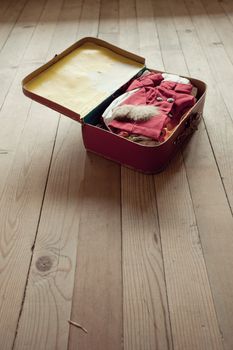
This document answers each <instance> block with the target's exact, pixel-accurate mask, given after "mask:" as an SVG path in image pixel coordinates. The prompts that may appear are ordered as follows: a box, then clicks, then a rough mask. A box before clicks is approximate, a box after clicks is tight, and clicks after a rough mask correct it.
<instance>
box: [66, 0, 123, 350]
mask: <svg viewBox="0 0 233 350" xmlns="http://www.w3.org/2000/svg"><path fill="white" fill-rule="evenodd" d="M103 5H104V4H103ZM106 5H107V4H106ZM109 5H110V6H111V2H110V3H109ZM90 9H91V11H90ZM101 9H102V7H101V8H100V7H99V2H98V3H96V2H93V1H92V0H88V1H87V0H86V1H85V2H84V4H83V9H82V15H81V19H80V23H79V31H78V37H80V36H81V35H82V36H89V35H97V33H98V25H99V16H100V10H101ZM113 10H114V7H113ZM105 11H110V7H108V8H107V9H106V10H105ZM104 18H105V17H104ZM101 23H102V22H101ZM87 24H90V25H89V26H88V25H87ZM105 28H106V27H105ZM100 36H101V35H100ZM101 37H102V36H101ZM81 193H82V197H81V198H82V210H81V214H80V226H79V234H78V237H79V239H78V253H77V271H76V278H75V288H74V294H73V306H72V313H71V319H72V320H73V321H75V322H77V323H79V324H81V325H82V326H83V327H85V328H86V329H87V332H88V334H85V333H84V332H83V331H82V330H80V329H77V328H76V327H70V338H69V349H77V348H78V349H82V350H85V349H86V350H90V349H95V350H100V349H101V350H102V349H112V350H119V349H121V348H122V327H123V326H122V273H121V220H120V215H121V214H120V167H119V166H118V165H117V164H114V163H112V162H110V161H107V160H104V159H101V158H100V157H97V156H94V155H92V154H88V155H87V156H86V161H85V170H84V181H83V183H82V186H81ZM87 276H88V277H87Z"/></svg>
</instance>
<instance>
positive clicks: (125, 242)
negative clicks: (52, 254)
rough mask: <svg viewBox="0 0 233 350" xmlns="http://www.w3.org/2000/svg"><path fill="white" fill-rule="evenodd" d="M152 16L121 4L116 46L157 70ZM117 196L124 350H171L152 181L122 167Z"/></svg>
mask: <svg viewBox="0 0 233 350" xmlns="http://www.w3.org/2000/svg"><path fill="white" fill-rule="evenodd" d="M135 10H136V11H135ZM152 10H153V8H152V6H151V3H150V1H144V2H143V4H141V2H140V1H137V2H136V9H134V3H133V1H127V2H121V3H120V19H121V20H120V32H121V33H124V35H123V34H122V36H121V37H120V42H121V43H122V44H124V45H126V43H127V45H130V46H128V47H130V49H131V50H132V51H135V48H136V47H137V46H139V49H140V54H141V55H142V56H144V55H145V54H146V55H147V56H146V63H147V61H148V60H147V58H148V59H149V64H150V63H151V65H152V67H154V65H153V62H154V64H155V63H156V62H157V63H158V65H159V64H160V67H161V61H160V58H161V56H160V54H159V52H158V51H157V49H158V47H155V46H156V32H155V24H154V23H153V17H152V18H151V12H152ZM122 17H123V18H122ZM135 18H136V21H135ZM144 18H148V20H147V21H146V25H145V26H144ZM148 32H150V33H151V35H154V38H155V45H151V40H150V39H149V38H147V33H148ZM127 33H131V35H128V34H127ZM132 33H133V34H132ZM144 38H145V40H144ZM129 43H130V44H129ZM121 193H122V194H121V198H122V264H123V318H124V349H127V350H130V349H132V350H140V349H145V350H150V349H151V350H152V349H161V350H162V349H163V350H165V349H172V339H171V331H170V322H169V315H168V306H167V296H166V286H165V280H164V267H163V259H162V252H161V244H160V231H159V225H158V216H157V208H156V196H155V191H154V184H153V178H152V177H150V176H149V177H148V176H146V175H142V174H138V173H136V172H134V171H131V170H129V169H126V168H123V167H122V171H121Z"/></svg>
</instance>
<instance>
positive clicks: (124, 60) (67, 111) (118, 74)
mask: <svg viewBox="0 0 233 350" xmlns="http://www.w3.org/2000/svg"><path fill="white" fill-rule="evenodd" d="M145 69H149V68H146V67H145V60H144V58H143V57H140V56H137V55H134V54H132V53H130V52H127V51H125V50H121V49H119V48H118V47H116V46H113V45H111V44H109V43H107V42H105V41H102V40H100V39H96V38H84V39H81V40H80V41H78V42H77V43H76V44H74V45H72V46H71V47H70V48H68V49H67V50H65V51H63V52H62V53H61V54H59V55H56V56H55V57H54V58H53V59H52V60H51V61H49V62H48V63H46V64H45V65H43V66H42V67H40V68H39V69H37V70H36V71H34V72H33V73H31V74H29V75H28V76H27V77H26V78H25V79H24V80H23V82H22V87H23V92H24V94H25V95H27V96H28V97H30V98H32V99H34V100H36V101H38V102H39V103H42V104H44V105H46V106H48V107H50V108H52V109H54V110H56V111H58V112H60V113H62V114H64V115H66V116H68V117H70V118H72V119H74V120H77V121H80V122H82V123H84V124H89V125H92V126H95V125H96V124H97V123H98V122H99V119H100V117H101V115H102V113H103V111H104V110H105V109H106V107H107V106H108V105H109V104H110V103H111V102H112V100H113V99H114V98H116V97H117V96H119V95H120V94H121V93H123V92H124V91H125V90H126V89H127V86H128V84H129V83H130V81H131V80H132V79H133V78H135V77H137V76H139V75H141V74H142V73H143V72H144V70H145ZM149 70H151V71H154V72H159V71H156V70H154V69H149ZM188 79H189V80H190V81H191V83H192V84H193V85H194V86H196V87H197V102H198V101H199V100H201V99H202V98H204V95H205V91H206V85H205V83H203V82H202V81H200V80H196V79H192V78H189V77H188ZM188 113H189V112H187V113H186V114H188ZM177 127H178V126H177ZM177 127H176V129H177ZM174 131H175V130H174ZM127 141H128V140H127ZM166 141H167V140H166ZM166 141H165V142H166ZM129 142H132V141H129ZM140 146H141V147H148V146H144V145H140ZM149 147H151V146H149ZM154 147H156V146H154Z"/></svg>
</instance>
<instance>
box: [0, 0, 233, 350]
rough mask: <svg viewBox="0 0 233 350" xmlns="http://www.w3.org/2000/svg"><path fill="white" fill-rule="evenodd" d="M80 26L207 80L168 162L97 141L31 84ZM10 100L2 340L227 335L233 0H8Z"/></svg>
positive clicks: (0, 144) (3, 62) (174, 345)
mask: <svg viewBox="0 0 233 350" xmlns="http://www.w3.org/2000/svg"><path fill="white" fill-rule="evenodd" d="M84 36H98V37H99V38H102V39H105V40H107V41H110V42H112V43H114V44H117V45H119V46H120V47H122V48H125V49H128V50H130V51H132V52H135V53H138V54H140V55H142V56H144V57H146V62H147V66H148V67H150V68H157V69H159V70H166V71H168V72H174V73H179V74H181V75H182V74H183V75H186V76H187V75H188V76H192V77H196V78H200V79H202V80H204V81H206V82H207V84H208V95H207V101H206V107H205V112H204V122H202V123H201V126H200V128H199V130H198V131H197V132H196V133H195V135H194V136H193V137H192V139H191V141H190V142H189V143H188V145H187V146H186V147H185V148H184V149H183V150H182V152H181V153H180V154H178V156H177V157H176V159H174V161H173V162H172V164H171V165H170V166H169V167H168V168H167V170H166V171H164V172H163V173H161V174H159V175H156V176H146V175H142V174H139V173H137V172H134V171H132V170H129V169H126V168H123V167H120V166H119V165H117V164H115V163H112V162H110V161H107V160H104V159H102V158H99V157H97V156H94V155H92V154H87V153H86V151H85V149H84V147H83V144H82V138H81V132H80V125H79V124H78V123H76V122H74V121H72V120H70V119H68V118H65V117H63V116H61V115H58V113H56V112H54V111H52V110H49V109H48V108H46V107H43V106H41V105H39V104H36V103H34V102H31V100H29V99H28V98H26V97H25V96H24V95H23V94H22V91H21V85H20V82H21V79H22V78H23V77H24V76H25V75H26V74H27V73H29V72H31V71H33V70H34V69H36V67H38V66H40V65H41V64H43V63H44V62H45V61H47V60H48V59H50V58H52V57H53V56H54V54H55V53H59V52H60V51H62V50H63V49H64V48H66V47H68V46H69V45H71V44H72V43H74V42H75V41H76V40H78V39H79V38H81V37H84ZM0 106H1V110H0V201H1V202H0V349H1V350H8V349H15V350H16V349H17V350H19V349H20V350H21V349H28V350H32V349H33V350H34V349H36V350H37V349H40V350H53V349H59V350H61V349H62V350H63V349H72V350H73V349H78V350H120V349H125V350H152V349H153V350H167V349H169V350H220V349H221V350H223V349H224V350H232V349H233V218H232V210H233V1H231V0H219V1H217V0H187V1H185V0H174V1H173V0H170V1H169V0H155V1H152V0H151V1H150V0H143V1H142V0H83V1H82V0H80V1H78V0H64V1H63V0H40V1H38V0H1V2H0ZM68 320H72V321H74V322H77V323H78V324H80V325H81V326H82V327H84V328H85V329H86V330H87V332H88V333H85V332H84V330H82V329H81V328H77V327H75V326H73V325H70V324H69V323H68Z"/></svg>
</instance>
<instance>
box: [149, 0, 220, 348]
mask: <svg viewBox="0 0 233 350" xmlns="http://www.w3.org/2000/svg"><path fill="white" fill-rule="evenodd" d="M168 9H169V2H168V1H158V2H157V4H156V6H155V14H156V22H157V29H158V35H159V39H160V42H161V52H162V55H163V61H164V65H165V69H166V70H167V71H171V69H172V68H174V69H175V70H177V72H179V73H180V74H184V75H189V72H188V70H187V66H186V64H185V57H184V55H183V52H182V48H181V46H180V40H179V37H178V36H177V35H176V28H175V26H174V23H173V21H172V20H171V19H172V18H171V14H169V10H168ZM172 36H173V40H172V41H171V40H170V39H169V38H171V37H172ZM171 57H172V60H171ZM195 136H196V135H194V136H193V137H195ZM203 138H204V139H205V138H206V140H207V135H206V134H205V132H204V134H203ZM188 155H189V153H187V158H188ZM199 155H200V154H199ZM209 157H210V158H211V152H210V155H209ZM212 158H213V156H212ZM213 159H214V158H213ZM193 163H194V164H196V163H198V157H197V159H195V158H194V159H193ZM185 165H186V163H185V164H184V163H183V160H182V157H181V155H178V156H177V159H176V162H173V163H172V165H171V167H170V168H169V169H168V170H167V171H165V172H164V174H163V176H160V175H159V176H157V177H155V184H156V193H157V199H158V210H159V219H160V228H161V241H162V248H163V257H164V264H165V276H166V281H167V293H168V301H169V310H170V317H171V324H172V334H173V342H174V348H175V349H186V348H188V349H209V348H210V349H212V348H214V347H215V348H216V349H222V348H223V345H222V341H221V335H220V331H219V328H218V320H217V317H216V313H215V305H214V300H213V297H212V293H211V288H210V284H209V280H208V274H207V269H206V266H205V259H204V255H203V250H202V246H201V241H200V237H199V235H200V234H201V232H199V230H198V228H199V226H198V221H196V217H195V211H194V208H193V203H192V187H191V188H190V185H189V175H190V174H189V173H187V172H186V169H185ZM166 176H167V178H166ZM192 177H193V182H198V180H199V178H200V176H195V174H194V175H192ZM216 180H219V177H218V174H216ZM199 181H200V180H199ZM201 193H203V192H201ZM203 200H204V198H203ZM194 205H195V202H194ZM184 211H185V216H183V212H184ZM204 253H205V251H204ZM186 254H187V256H186ZM183 259H184V260H185V261H186V264H184V262H183ZM176 274H177V276H176ZM177 279H178V280H179V282H178V283H177ZM182 285H183V287H182ZM203 286H204V289H203ZM181 305H182V306H181ZM200 329H201V330H202V331H200Z"/></svg>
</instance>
